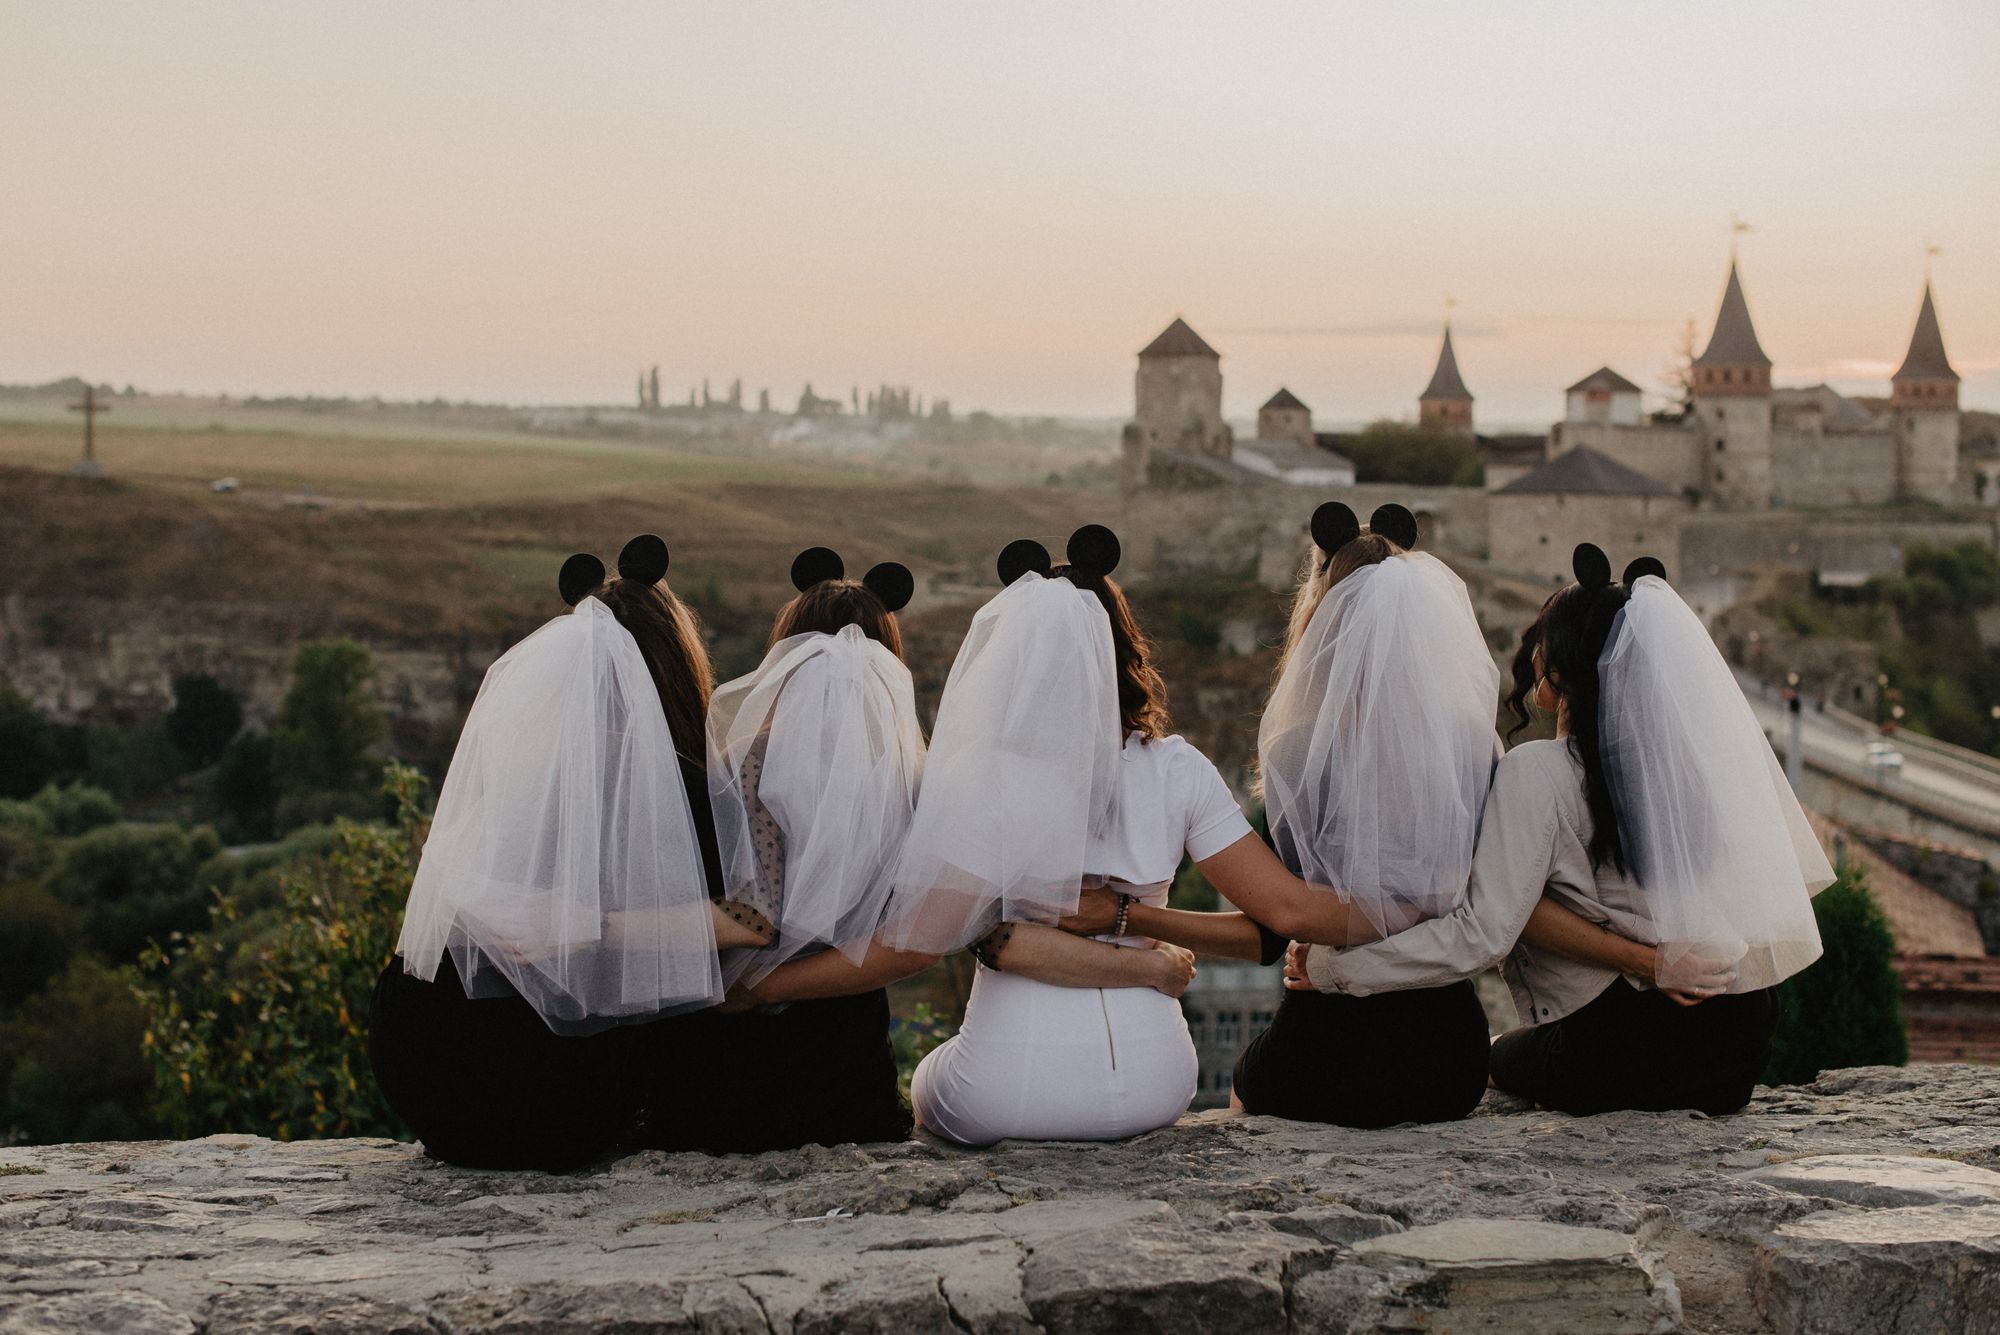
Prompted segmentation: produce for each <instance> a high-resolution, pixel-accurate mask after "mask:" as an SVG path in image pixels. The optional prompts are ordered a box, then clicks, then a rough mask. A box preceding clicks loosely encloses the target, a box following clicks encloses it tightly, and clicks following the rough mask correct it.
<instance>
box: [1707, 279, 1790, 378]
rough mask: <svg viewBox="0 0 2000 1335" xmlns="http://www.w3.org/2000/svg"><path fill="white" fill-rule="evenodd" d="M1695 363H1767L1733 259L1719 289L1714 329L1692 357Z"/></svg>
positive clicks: (1756, 364)
mask: <svg viewBox="0 0 2000 1335" xmlns="http://www.w3.org/2000/svg"><path fill="white" fill-rule="evenodd" d="M1694 364H1695V365H1696V366H1769V365H1770V364H1771V359H1770V358H1769V357H1766V356H1765V355H1764V349H1763V346H1762V345H1761V344H1759V343H1758V342H1757V329H1756V327H1755V326H1754V325H1752V324H1751V323H1750V304H1749V303H1748V302H1746V301H1744V300H1743V280H1742V279H1740V278H1738V277H1737V276H1736V261H1735V260H1733V259H1732V260H1731V261H1729V285H1728V286H1727V287H1725V288H1723V289H1722V309H1721V310H1719V311H1717V312H1716V313H1715V332H1714V333H1712V334H1710V335H1709V336H1708V347H1707V349H1706V350H1704V351H1703V352H1702V354H1701V356H1699V357H1697V358H1695V359H1694Z"/></svg>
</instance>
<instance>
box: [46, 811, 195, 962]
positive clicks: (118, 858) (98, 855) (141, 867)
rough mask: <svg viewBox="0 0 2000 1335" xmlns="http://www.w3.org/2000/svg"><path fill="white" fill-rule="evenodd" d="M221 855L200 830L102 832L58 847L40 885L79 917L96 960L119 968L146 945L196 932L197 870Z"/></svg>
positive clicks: (129, 827) (122, 828)
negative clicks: (114, 963) (100, 958)
mask: <svg viewBox="0 0 2000 1335" xmlns="http://www.w3.org/2000/svg"><path fill="white" fill-rule="evenodd" d="M221 851H222V841H221V840H219V839H217V838H216V837H215V831H213V830H210V829H207V828H203V829H197V830H188V829H184V828H182V827H181V826H178V825H140V824H133V823H123V824H118V825H106V826H104V827H102V828H101V829H96V830H92V831H91V832H90V833H88V834H85V835H81V836H79V837H77V838H75V839H71V840H69V841H67V842H66V843H64V844H62V845H61V846H59V848H58V849H57V852H56V857H55V864H54V865H53V866H52V867H51V868H50V870H49V874H48V877H47V879H46V882H45V884H46V886H47V888H48V890H49V893H50V894H52V895H54V896H55V897H56V898H57V899H59V900H61V901H63V902H64V903H66V904H70V905H73V906H74V907H76V908H78V909H80V910H82V912H83V915H84V924H85V928H84V930H85V935H86V937H87V938H88V940H89V941H90V944H91V946H92V947H93V948H94V949H95V950H97V952H98V953H99V954H101V955H103V956H104V957H105V958H107V959H110V960H114V961H117V962H119V963H125V962H128V961H130V960H133V959H136V958H137V957H138V955H139V952H140V951H141V950H142V949H143V948H144V947H145V945H146V943H147V942H148V941H149V940H155V939H159V940H164V939H165V938H166V937H167V936H168V935H169V934H170V933H173V932H177V931H189V930H192V929H194V928H196V927H199V926H200V925H201V923H202V920H203V918H204V917H205V916H206V915H205V906H206V905H207V903H208V899H209V887H208V886H207V885H206V884H204V883H203V881H202V879H201V872H202V864H203V863H206V862H208V861H209V859H211V858H213V857H214V856H215V855H216V854H217V853H219V852H221Z"/></svg>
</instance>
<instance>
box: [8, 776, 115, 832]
mask: <svg viewBox="0 0 2000 1335" xmlns="http://www.w3.org/2000/svg"><path fill="white" fill-rule="evenodd" d="M31 801H32V802H33V804H34V806H35V807H36V809H38V810H39V811H41V812H42V813H43V814H44V815H46V816H47V817H48V818H49V824H50V825H51V826H52V827H53V828H54V829H55V832H56V833H57V834H59V835H61V836H62V837H63V838H65V839H71V838H74V837H76V836H77V835H79V834H88V833H90V831H92V830H95V829H97V828H98V827H99V826H102V825H110V824H113V823H115V822H116V821H117V820H118V818H119V817H120V816H122V815H123V814H124V812H122V811H121V810H119V807H118V799H117V798H115V797H113V796H112V795H111V794H109V793H107V792H105V791H104V790H103V789H102V788H92V787H89V786H88V785H85V784H81V783H72V784H67V785H64V786H61V787H58V786H57V785H55V784H53V783H52V784H50V785H48V786H47V787H46V788H44V789H42V791H40V792H39V793H36V794H35V795H34V797H33V798H32V799H31Z"/></svg>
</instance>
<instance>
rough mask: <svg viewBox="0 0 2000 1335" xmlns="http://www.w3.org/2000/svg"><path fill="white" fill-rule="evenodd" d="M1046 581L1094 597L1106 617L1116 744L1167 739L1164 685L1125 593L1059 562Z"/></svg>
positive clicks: (1114, 583)
mask: <svg viewBox="0 0 2000 1335" xmlns="http://www.w3.org/2000/svg"><path fill="white" fill-rule="evenodd" d="M1049 578H1051V579H1067V580H1068V581H1069V582H1070V583H1072V584H1074V585H1076V587H1077V588H1079V589H1088V590H1089V591H1090V592H1092V593H1094V594H1096V595H1097V601H1098V602H1099V603H1101V604H1103V606H1104V614H1105V615H1106V616H1108V617H1110V618H1111V653H1112V662H1113V664H1114V666H1115V669H1116V671H1117V674H1118V723H1119V739H1120V740H1121V741H1122V740H1123V739H1124V738H1125V737H1128V736H1130V735H1131V734H1133V733H1135V732H1136V733H1138V734H1139V735H1140V736H1141V737H1143V738H1144V739H1145V740H1147V741H1149V742H1153V741H1158V740H1159V739H1160V738H1162V737H1164V736H1166V735H1167V729H1168V728H1170V727H1172V726H1173V721H1172V719H1171V718H1170V717H1169V716H1168V714H1167V683H1166V679H1165V678H1163V677H1161V676H1160V671H1159V669H1158V668H1156V667H1154V666H1153V663H1152V655H1153V642H1152V641H1151V640H1149V639H1147V638H1146V632H1145V631H1143V630H1141V629H1139V620H1138V618H1137V617H1134V616H1133V615H1132V605H1131V604H1130V603H1128V602H1126V601H1125V591H1124V590H1123V589H1121V588H1119V587H1118V581H1116V580H1114V579H1112V578H1111V576H1109V575H1095V576H1093V575H1089V574H1086V573H1085V572H1084V571H1081V570H1078V569H1077V568H1076V567H1074V566H1072V565H1069V564H1068V563H1064V564H1061V565H1057V566H1054V567H1052V568H1051V569H1050V571H1049Z"/></svg>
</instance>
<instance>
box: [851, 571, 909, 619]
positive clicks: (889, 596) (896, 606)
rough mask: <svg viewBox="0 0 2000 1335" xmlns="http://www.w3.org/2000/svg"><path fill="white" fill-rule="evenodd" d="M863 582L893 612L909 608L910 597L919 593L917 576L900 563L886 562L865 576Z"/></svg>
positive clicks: (862, 578)
mask: <svg viewBox="0 0 2000 1335" xmlns="http://www.w3.org/2000/svg"><path fill="white" fill-rule="evenodd" d="M861 582H862V584H863V585H865V586H866V587H867V589H868V592H870V593H872V594H874V595H875V596H876V597H877V598H880V599H881V600H882V606H884V607H886V608H888V609H889V610H890V611H891V612H900V611H902V610H903V609H904V608H906V607H908V606H909V605H910V595H911V594H914V593H915V592H916V591H917V580H916V576H914V575H912V574H911V573H910V568H909V567H908V566H906V565H904V564H903V563H902V562H900V561H884V562H883V563H882V564H881V565H878V566H876V567H874V568H873V569H872V570H870V571H869V572H868V573H867V574H865V575H863V576H862V577H861Z"/></svg>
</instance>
